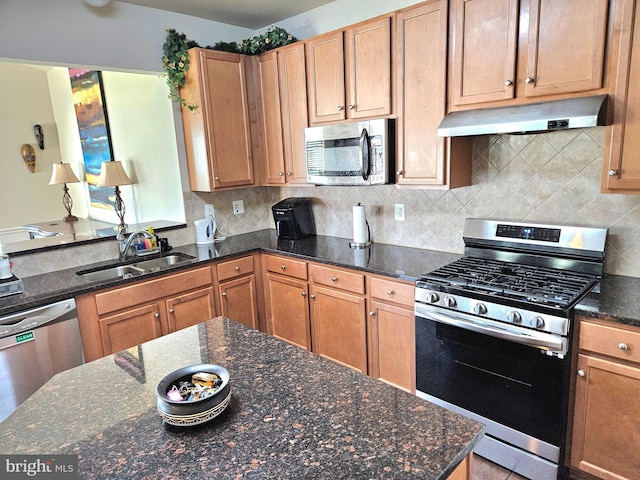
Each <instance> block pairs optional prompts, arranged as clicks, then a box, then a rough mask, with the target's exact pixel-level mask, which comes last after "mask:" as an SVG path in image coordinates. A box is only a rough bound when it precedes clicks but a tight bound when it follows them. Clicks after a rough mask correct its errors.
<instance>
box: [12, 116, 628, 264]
mask: <svg viewBox="0 0 640 480" xmlns="http://www.w3.org/2000/svg"><path fill="white" fill-rule="evenodd" d="M604 134H605V128H604V127H595V128H589V129H582V130H580V129H578V130H566V131H562V132H551V133H544V134H535V135H495V136H481V137H476V138H474V142H473V177H472V179H473V180H472V185H471V186H469V187H463V188H457V189H453V190H441V189H415V188H397V187H396V186H395V185H382V186H374V187H258V188H246V189H239V190H232V191H225V192H215V193H194V192H185V194H184V195H185V210H186V216H187V223H188V228H186V229H182V230H177V231H172V232H169V235H168V236H169V238H170V241H171V243H172V244H173V245H174V246H179V245H184V244H187V243H193V242H195V231H194V228H193V221H194V220H196V219H198V218H202V217H203V216H204V207H203V206H204V204H205V203H213V205H214V207H215V211H216V218H217V221H218V226H219V229H220V230H221V231H222V233H224V234H226V235H235V234H240V233H246V232H251V231H255V230H260V229H264V228H274V225H273V219H272V217H271V205H273V204H274V203H276V202H278V201H279V200H281V199H283V198H286V197H294V196H301V197H303V196H306V197H310V198H312V202H313V211H314V217H315V221H316V228H317V231H318V234H320V235H332V236H336V237H343V238H345V239H350V238H351V237H352V235H353V226H352V225H353V223H352V206H353V205H355V204H357V203H358V202H361V203H362V204H363V205H365V206H366V213H367V218H368V220H369V225H370V228H371V234H372V239H373V241H374V242H379V243H387V244H396V245H403V246H409V247H417V248H424V249H428V250H441V251H447V252H454V253H462V251H463V247H464V245H463V243H462V227H463V224H464V219H465V218H467V217H477V218H494V219H503V220H513V221H525V220H526V221H531V222H538V223H552V224H576V225H584V226H594V227H607V228H609V237H608V243H607V263H606V271H607V272H608V273H612V274H617V275H626V276H640V242H638V241H637V239H638V238H640V208H638V207H640V196H639V195H621V194H601V193H600V176H601V170H602V159H603V145H604ZM240 199H241V200H243V201H244V208H245V213H244V214H241V215H234V214H233V211H232V201H233V200H240ZM396 203H403V204H404V205H405V210H406V220H405V221H396V220H394V204H396ZM105 243H106V245H103V246H101V247H99V248H97V249H96V245H95V244H94V245H93V246H86V247H75V248H74V249H73V251H74V254H73V255H72V254H71V253H69V252H66V253H65V252H64V251H57V250H55V251H52V252H45V253H39V254H35V255H29V256H24V257H18V258H19V259H21V261H20V263H21V266H22V267H23V273H22V274H23V275H33V274H35V273H42V272H41V270H42V265H47V266H48V267H53V268H47V270H56V269H59V268H68V267H73V266H76V264H75V263H74V262H76V261H77V260H76V259H78V258H80V259H82V258H83V255H82V254H77V253H75V251H76V250H82V249H90V250H91V252H92V253H91V258H95V256H96V253H98V256H102V255H105V256H107V258H111V257H113V256H114V252H115V249H116V247H115V245H111V242H105ZM109 247H112V248H109ZM96 250H97V252H96ZM111 250H113V251H111ZM43 256H44V257H43ZM31 257H34V258H33V259H32V258H31ZM35 259H37V261H34V260H35ZM43 259H44V260H45V261H42V260H43ZM103 259H104V258H98V259H96V260H94V261H99V260H103ZM35 264H37V265H39V266H38V267H37V268H35V267H34V266H35ZM29 272H32V273H29ZM17 273H18V272H17ZM18 274H19V275H20V273H18Z"/></svg>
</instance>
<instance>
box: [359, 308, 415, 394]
mask: <svg viewBox="0 0 640 480" xmlns="http://www.w3.org/2000/svg"><path fill="white" fill-rule="evenodd" d="M369 322H370V323H369V358H370V366H371V371H370V375H371V376H372V377H374V378H379V379H381V380H384V381H385V382H387V383H391V384H392V385H396V386H397V387H400V388H402V389H403V390H406V391H408V392H414V391H415V388H416V387H415V385H416V355H415V352H416V329H415V314H414V312H413V310H409V309H406V308H399V307H395V306H392V305H388V304H386V303H381V302H372V303H371V312H370V315H369Z"/></svg>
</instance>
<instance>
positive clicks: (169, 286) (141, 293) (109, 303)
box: [95, 267, 213, 315]
mask: <svg viewBox="0 0 640 480" xmlns="http://www.w3.org/2000/svg"><path fill="white" fill-rule="evenodd" d="M212 282H213V280H212V278H211V269H210V268H209V267H205V268H198V269H195V270H189V271H187V272H183V273H176V274H174V275H167V276H166V277H160V278H158V279H156V280H150V281H148V282H142V283H135V284H133V285H129V286H126V287H122V288H115V289H113V290H109V291H106V292H102V293H97V294H96V295H95V299H96V308H97V311H98V315H102V314H105V313H109V312H115V311H116V310H120V309H123V308H129V307H131V306H133V305H139V304H141V303H146V302H151V301H153V300H156V299H158V298H162V297H167V296H169V295H174V294H176V293H179V292H186V291H188V290H191V289H193V288H198V287H203V286H207V285H211V284H212Z"/></svg>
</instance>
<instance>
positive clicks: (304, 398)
mask: <svg viewBox="0 0 640 480" xmlns="http://www.w3.org/2000/svg"><path fill="white" fill-rule="evenodd" d="M199 363H216V364H219V365H223V366H224V367H225V368H226V369H227V370H228V371H229V373H230V376H231V380H230V384H231V395H232V396H231V402H230V403H229V406H228V407H227V409H226V410H225V411H224V412H223V413H222V414H221V415H220V416H219V417H216V418H214V419H213V420H211V421H210V422H208V423H206V424H203V425H199V426H194V427H173V426H170V425H166V424H164V422H163V421H162V419H161V418H160V416H159V414H158V412H157V410H156V400H157V397H156V386H157V384H158V382H159V381H160V380H161V379H162V378H163V377H164V376H166V375H167V374H169V373H170V372H172V371H174V370H176V369H178V368H182V367H185V366H188V365H193V364H199ZM483 434H484V427H483V425H482V424H480V423H477V422H475V421H472V420H469V419H467V418H465V417H463V416H461V415H458V414H456V413H453V412H451V411H448V410H446V409H444V408H441V407H438V406H437V405H434V404H431V403H430V402H427V401H424V400H421V399H419V398H418V397H415V396H413V395H411V394H409V393H406V392H404V391H401V390H399V389H397V388H395V387H393V386H390V385H388V384H385V383H383V382H380V381H378V380H374V379H373V378H371V377H367V376H365V375H362V374H360V373H358V372H356V371H354V370H352V369H350V368H347V367H344V366H342V365H339V364H337V363H335V362H332V361H330V360H326V359H324V358H321V357H319V356H317V355H315V354H313V353H310V352H308V351H306V350H303V349H301V348H298V347H295V346H293V345H289V344H287V343H285V342H283V341H280V340H278V339H276V338H273V337H270V336H268V335H266V334H264V333H261V332H258V331H255V330H251V329H248V328H246V327H244V326H243V325H240V324H238V323H236V322H234V321H232V320H228V319H224V318H216V319H213V320H210V321H208V322H204V323H201V324H199V325H196V326H194V327H190V328H187V329H184V330H180V331H178V332H175V333H172V334H169V335H166V336H164V337H161V338H158V339H156V340H153V341H150V342H147V343H144V344H142V345H140V346H138V347H135V348H133V349H129V350H126V351H124V352H119V353H117V354H114V355H109V356H107V357H104V358H101V359H99V360H96V361H94V362H90V363H88V364H85V365H82V366H80V367H76V368H73V369H71V370H67V371H66V372H63V373H60V374H58V375H56V376H55V377H53V378H52V379H51V380H50V381H49V382H48V383H47V384H45V385H44V386H43V387H42V388H41V389H40V390H38V391H37V392H36V393H35V394H34V395H33V396H31V397H30V398H29V399H27V400H26V401H25V402H24V403H23V404H22V405H21V406H20V407H19V408H18V409H17V410H16V411H15V412H14V413H12V414H11V415H10V416H9V417H8V418H7V419H6V420H5V421H4V422H2V423H0V438H2V443H1V446H0V453H2V454H39V455H45V454H47V455H49V454H74V455H75V454H77V455H79V477H80V478H82V479H113V478H118V479H141V478H144V479H147V480H150V479H166V478H176V479H177V478H179V479H184V480H188V479H192V478H216V479H227V478H228V479H231V478H240V477H242V478H291V479H304V478H313V479H343V478H344V479H346V478H349V479H363V478H370V479H373V478H376V479H378V478H395V479H412V478H420V479H444V478H446V477H447V476H448V475H449V474H450V473H451V472H452V470H453V469H454V468H455V467H456V466H457V465H458V464H459V462H460V461H461V460H462V459H463V458H464V457H465V456H466V455H468V454H469V453H470V452H471V450H472V449H473V447H474V446H475V444H476V443H477V442H478V441H479V440H480V438H481V437H482V435H483Z"/></svg>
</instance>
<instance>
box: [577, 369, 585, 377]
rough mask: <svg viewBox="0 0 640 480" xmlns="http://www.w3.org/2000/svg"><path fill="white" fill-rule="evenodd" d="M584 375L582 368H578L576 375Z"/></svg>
mask: <svg viewBox="0 0 640 480" xmlns="http://www.w3.org/2000/svg"><path fill="white" fill-rule="evenodd" d="M584 375H585V373H584V370H582V369H580V370H578V376H579V377H584Z"/></svg>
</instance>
